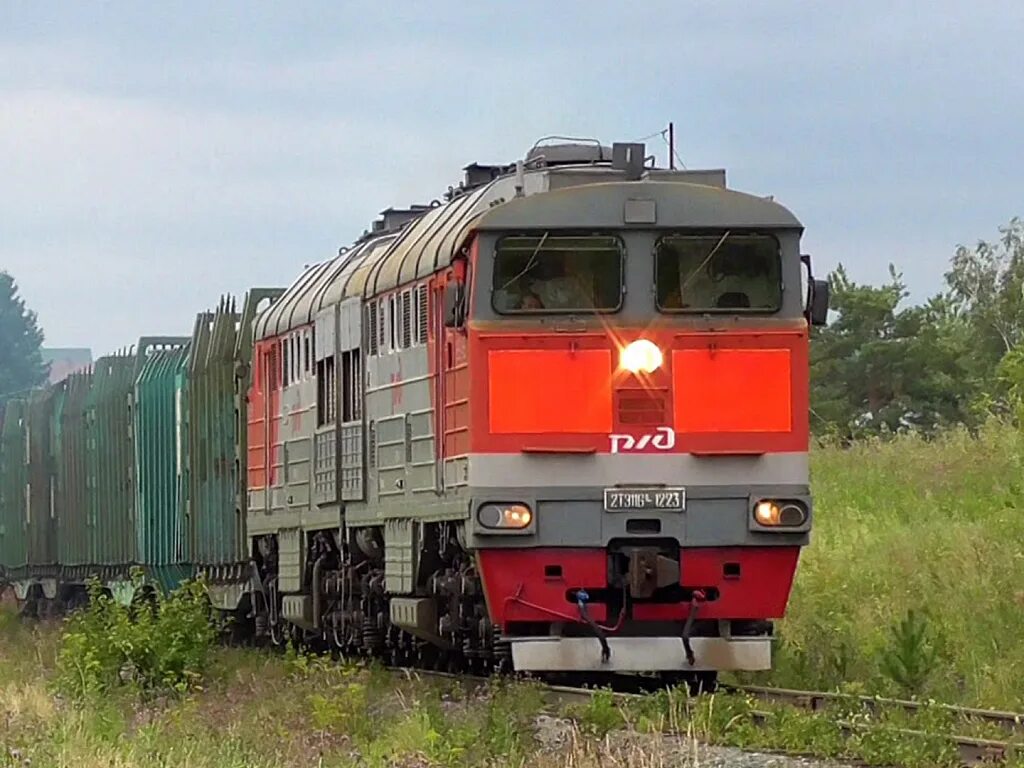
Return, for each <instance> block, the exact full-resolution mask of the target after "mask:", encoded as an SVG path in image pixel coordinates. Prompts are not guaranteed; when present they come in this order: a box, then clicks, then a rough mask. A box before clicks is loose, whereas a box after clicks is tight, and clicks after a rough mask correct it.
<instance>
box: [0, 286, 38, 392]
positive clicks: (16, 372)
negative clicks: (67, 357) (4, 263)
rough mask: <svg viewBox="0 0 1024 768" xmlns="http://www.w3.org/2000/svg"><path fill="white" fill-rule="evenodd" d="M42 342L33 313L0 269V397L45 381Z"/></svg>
mask: <svg viewBox="0 0 1024 768" xmlns="http://www.w3.org/2000/svg"><path fill="white" fill-rule="evenodd" d="M42 344H43V332H42V331H41V330H40V329H39V326H38V325H37V323H36V313H35V312H32V311H31V310H29V309H28V308H27V307H26V306H25V301H24V300H23V299H22V298H21V297H20V296H18V286H17V284H16V283H15V282H14V278H13V277H11V276H10V275H9V274H7V273H6V272H2V271H0V398H3V396H4V395H7V394H12V393H14V392H20V391H22V390H26V389H29V388H31V387H35V386H39V385H40V384H43V383H44V382H45V381H46V377H47V374H48V371H47V369H48V366H47V365H46V363H44V362H43V356H42V350H41V347H42Z"/></svg>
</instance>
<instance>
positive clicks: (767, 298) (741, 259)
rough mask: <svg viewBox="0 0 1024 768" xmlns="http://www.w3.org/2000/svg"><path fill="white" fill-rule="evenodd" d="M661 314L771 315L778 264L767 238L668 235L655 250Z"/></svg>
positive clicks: (778, 291) (778, 286)
mask: <svg viewBox="0 0 1024 768" xmlns="http://www.w3.org/2000/svg"><path fill="white" fill-rule="evenodd" d="M655 274H656V282H657V299H658V309H659V310H661V311H663V312H742V311H747V312H775V311H777V310H778V309H779V308H780V306H781V305H782V260H781V257H780V253H779V242H778V240H776V239H775V238H774V237H772V236H771V235H750V234H732V233H729V232H725V233H723V234H720V235H671V236H668V237H663V238H661V239H660V240H659V241H658V243H657V246H656V247H655Z"/></svg>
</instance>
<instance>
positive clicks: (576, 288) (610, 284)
mask: <svg viewBox="0 0 1024 768" xmlns="http://www.w3.org/2000/svg"><path fill="white" fill-rule="evenodd" d="M623 250H624V249H623V245H622V241H621V240H620V239H619V238H617V237H614V236H611V235H589V236H571V237H570V236H565V235H552V234H550V233H544V234H543V235H538V236H508V237H503V238H502V239H501V240H499V241H498V244H497V246H496V248H495V252H494V282H493V284H492V290H493V293H492V301H493V303H494V308H495V310H497V311H498V312H501V313H503V314H513V313H514V314H518V313H548V312H614V311H615V310H617V309H618V308H619V306H620V305H621V303H622V254H623Z"/></svg>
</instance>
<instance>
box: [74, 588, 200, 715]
mask: <svg viewBox="0 0 1024 768" xmlns="http://www.w3.org/2000/svg"><path fill="white" fill-rule="evenodd" d="M133 578H134V580H135V582H136V592H137V593H138V591H139V587H141V579H140V578H139V577H138V575H137V574H136V575H135V576H134V577H133ZM89 595H90V600H89V604H88V606H87V607H86V608H85V609H83V610H81V611H79V612H77V613H75V614H73V615H72V616H71V617H70V618H69V619H68V621H67V623H66V624H65V627H64V630H63V632H62V635H61V640H60V645H59V649H58V654H57V676H56V683H57V687H58V689H59V690H61V691H62V692H64V693H66V694H68V695H71V696H73V697H76V698H82V697H86V696H89V695H92V694H97V693H102V692H104V691H107V690H109V689H111V688H113V687H115V686H119V685H128V686H134V687H136V688H137V689H138V690H141V691H153V690H162V691H178V692H183V691H186V690H188V689H189V688H193V687H195V686H196V685H197V684H198V683H199V681H200V680H201V678H202V675H203V672H204V671H205V669H206V666H207V663H208V661H209V656H210V651H211V650H212V648H213V645H214V640H215V638H216V629H215V628H214V626H213V623H212V622H211V621H210V615H209V603H208V601H207V596H206V588H205V585H204V584H203V583H202V582H186V583H184V584H182V585H181V586H180V587H179V588H178V589H176V590H174V591H173V592H171V593H170V594H168V595H163V594H162V593H159V592H156V593H154V599H152V600H147V599H144V600H138V601H136V602H135V603H133V604H132V605H130V606H125V605H122V604H120V603H118V602H117V601H115V600H113V599H112V598H111V597H110V596H109V595H108V594H106V593H105V591H104V590H103V587H102V586H101V585H100V584H99V582H97V581H95V580H93V581H92V582H90V584H89Z"/></svg>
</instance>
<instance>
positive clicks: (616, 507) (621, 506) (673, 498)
mask: <svg viewBox="0 0 1024 768" xmlns="http://www.w3.org/2000/svg"><path fill="white" fill-rule="evenodd" d="M684 509H686V489H685V488H605V489H604V511H605V512H637V511H651V512H682V511H683V510H684Z"/></svg>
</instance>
